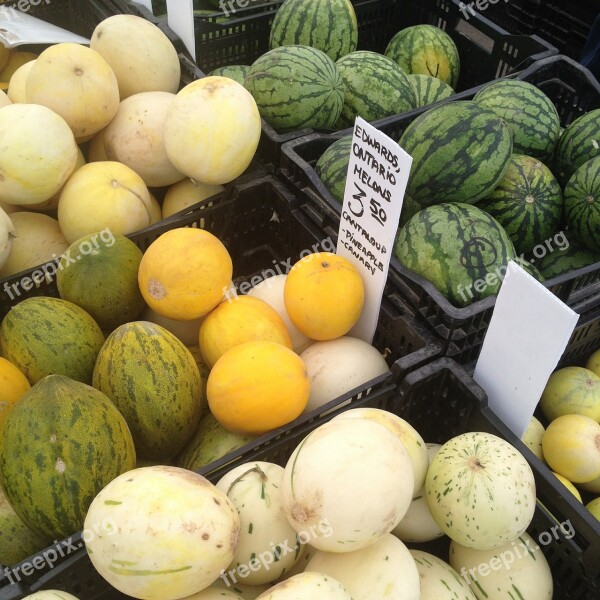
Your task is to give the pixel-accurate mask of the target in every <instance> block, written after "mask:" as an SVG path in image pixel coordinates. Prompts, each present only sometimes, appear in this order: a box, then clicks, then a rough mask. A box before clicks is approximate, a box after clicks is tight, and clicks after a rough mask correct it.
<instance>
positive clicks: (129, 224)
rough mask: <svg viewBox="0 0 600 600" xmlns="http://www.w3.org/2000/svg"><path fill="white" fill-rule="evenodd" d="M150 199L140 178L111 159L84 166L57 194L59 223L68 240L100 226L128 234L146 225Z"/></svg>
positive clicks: (149, 215) (149, 217) (101, 228)
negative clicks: (58, 198) (58, 196)
mask: <svg viewBox="0 0 600 600" xmlns="http://www.w3.org/2000/svg"><path fill="white" fill-rule="evenodd" d="M151 212H152V206H151V200H150V194H149V193H148V188H147V187H146V184H145V183H144V182H143V181H142V179H141V177H140V176H139V175H138V174H137V173H135V172H134V171H132V170H131V169H130V168H129V167H126V166H125V165H123V164H121V163H118V162H114V161H102V162H93V163H88V164H87V165H84V166H83V167H81V169H79V170H78V171H77V172H76V173H74V174H73V176H72V177H71V178H70V179H69V181H68V182H67V184H66V185H65V187H64V189H63V190H62V192H61V194H60V200H59V202H58V222H59V223H60V228H61V229H62V231H63V233H64V234H65V237H66V238H67V240H68V242H69V243H73V242H74V241H75V240H78V239H79V238H80V237H83V236H84V235H87V234H89V233H94V232H96V231H101V230H103V229H106V228H108V229H110V231H111V232H112V233H121V234H123V235H127V234H128V233H133V232H134V231H138V230H140V229H143V228H144V227H148V225H150V219H151Z"/></svg>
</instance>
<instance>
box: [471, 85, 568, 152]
mask: <svg viewBox="0 0 600 600" xmlns="http://www.w3.org/2000/svg"><path fill="white" fill-rule="evenodd" d="M473 102H477V103H478V104H480V105H481V106H485V107H486V108H489V109H490V110H493V111H494V112H495V113H496V114H497V115H498V116H499V117H501V118H502V119H503V120H504V121H505V123H506V124H507V125H508V128H509V129H510V131H511V133H512V136H513V149H514V152H516V153H518V154H526V155H528V156H533V157H534V158H539V159H540V160H542V161H544V162H549V161H550V159H551V158H552V154H553V152H554V148H555V146H556V143H557V142H558V138H559V135H560V117H559V116H558V111H557V110H556V106H554V104H553V102H552V100H550V98H548V96H546V94H544V92H542V90H540V89H538V88H537V87H535V86H534V85H532V84H531V83H528V82H526V81H518V80H500V81H495V82H493V83H490V84H489V85H486V86H485V87H484V88H483V89H482V90H480V91H479V92H478V93H477V94H476V95H475V97H474V98H473Z"/></svg>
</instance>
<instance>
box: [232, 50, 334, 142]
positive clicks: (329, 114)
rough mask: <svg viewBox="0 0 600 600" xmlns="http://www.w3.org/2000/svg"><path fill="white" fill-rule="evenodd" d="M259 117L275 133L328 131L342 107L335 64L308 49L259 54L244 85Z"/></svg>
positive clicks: (324, 56)
mask: <svg viewBox="0 0 600 600" xmlns="http://www.w3.org/2000/svg"><path fill="white" fill-rule="evenodd" d="M244 85H245V87H246V89H247V90H248V91H249V92H250V93H251V94H252V96H253V97H254V100H255V101H256V104H257V106H258V109H259V111H260V114H261V116H262V117H263V118H264V119H265V120H266V121H267V122H268V123H269V124H270V125H271V126H272V127H274V128H275V129H278V130H281V131H285V130H291V129H300V128H302V127H314V128H324V129H330V128H332V127H333V126H334V125H335V123H336V122H337V120H338V118H339V116H340V114H341V112H342V107H343V105H344V82H343V80H342V76H341V74H340V72H339V70H338V68H337V67H336V65H335V63H334V62H333V61H332V60H331V59H330V58H329V57H328V56H327V55H326V54H324V53H323V52H321V51H320V50H317V49H315V48H309V47H308V46H283V47H281V48H276V49H275V50H271V51H269V52H267V53H266V54H263V55H262V56H261V57H260V58H259V59H258V60H257V61H256V62H255V63H254V64H253V65H252V66H251V67H250V69H249V71H248V74H247V75H246V80H245V82H244Z"/></svg>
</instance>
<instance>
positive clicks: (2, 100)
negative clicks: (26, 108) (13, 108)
mask: <svg viewBox="0 0 600 600" xmlns="http://www.w3.org/2000/svg"><path fill="white" fill-rule="evenodd" d="M9 104H12V102H11V101H10V98H9V97H8V96H7V95H6V93H5V92H3V91H2V90H0V108H2V107H3V106H8V105H9Z"/></svg>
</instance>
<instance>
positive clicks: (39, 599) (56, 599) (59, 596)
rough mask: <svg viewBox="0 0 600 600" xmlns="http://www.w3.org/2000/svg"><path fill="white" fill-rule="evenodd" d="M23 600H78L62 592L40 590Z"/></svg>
mask: <svg viewBox="0 0 600 600" xmlns="http://www.w3.org/2000/svg"><path fill="white" fill-rule="evenodd" d="M23 600H79V598H77V597H76V596H73V594H69V593H67V592H64V591H63V590H40V591H39V592H35V594H30V595H29V596H25V598H23Z"/></svg>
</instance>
